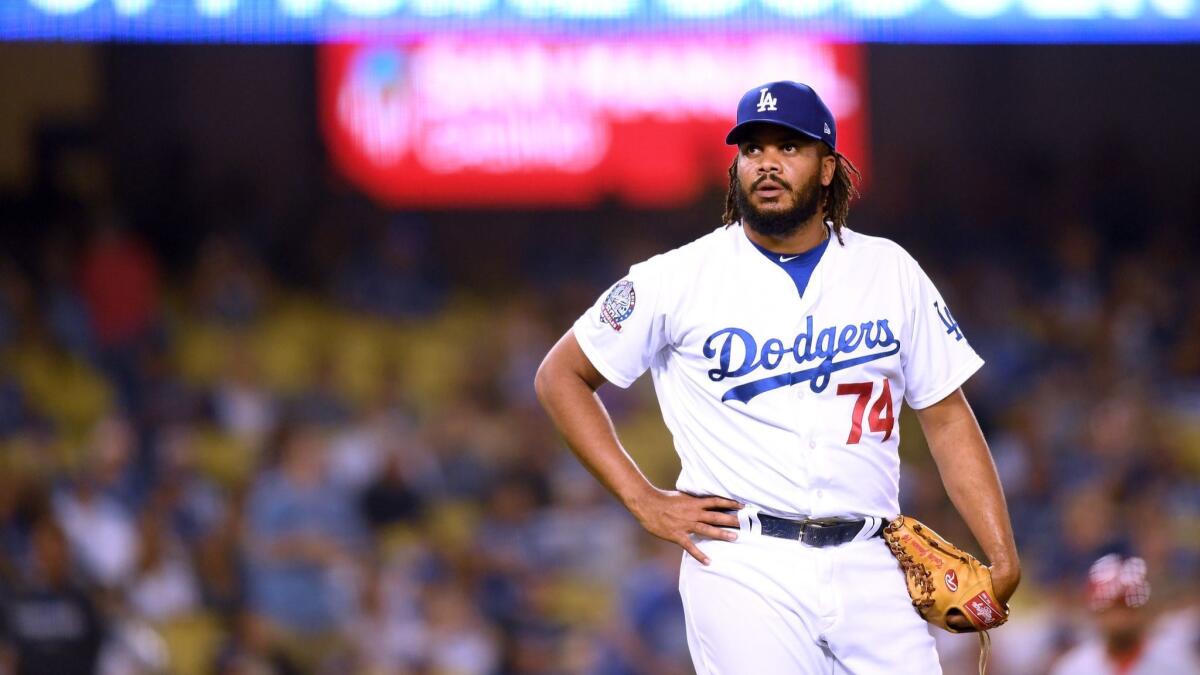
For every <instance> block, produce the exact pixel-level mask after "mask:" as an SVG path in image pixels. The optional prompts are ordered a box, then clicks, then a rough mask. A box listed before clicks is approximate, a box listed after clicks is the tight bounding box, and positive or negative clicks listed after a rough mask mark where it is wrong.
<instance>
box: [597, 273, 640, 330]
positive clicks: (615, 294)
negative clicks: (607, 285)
mask: <svg viewBox="0 0 1200 675" xmlns="http://www.w3.org/2000/svg"><path fill="white" fill-rule="evenodd" d="M636 304H637V294H636V293H634V291H633V282H632V281H629V280H628V279H622V280H621V281H618V282H617V285H616V286H613V287H612V290H611V291H609V292H608V297H606V298H604V304H603V305H602V306H601V307H600V320H601V321H603V322H604V323H606V324H608V325H609V326H612V329H613V330H615V331H617V332H620V331H621V322H622V321H624V320H626V319H628V318H629V317H630V316H631V315H633V307H634V305H636Z"/></svg>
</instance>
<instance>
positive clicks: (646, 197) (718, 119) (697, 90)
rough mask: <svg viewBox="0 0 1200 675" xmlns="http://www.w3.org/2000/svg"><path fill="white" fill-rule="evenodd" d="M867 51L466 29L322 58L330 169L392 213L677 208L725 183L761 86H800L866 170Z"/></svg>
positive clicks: (791, 42)
mask: <svg viewBox="0 0 1200 675" xmlns="http://www.w3.org/2000/svg"><path fill="white" fill-rule="evenodd" d="M860 49H861V48H860V47H858V46H856V45H845V44H829V43H821V42H814V41H806V40H801V39H797V38H795V37H793V36H788V35H784V34H773V35H772V34H760V35H747V36H743V37H728V36H725V37H705V36H695V37H683V36H676V37H662V38H654V37H647V36H643V37H631V38H621V39H612V38H575V39H568V38H558V39H549V38H536V37H535V38H529V37H526V38H517V37H511V36H492V37H480V36H476V37H473V38H462V37H453V36H435V37H430V38H427V39H423V40H418V41H411V42H398V43H368V44H334V45H326V46H323V47H322V48H321V52H320V60H319V65H320V73H319V78H320V97H321V107H322V125H323V128H324V132H325V136H326V140H327V145H328V147H329V148H330V151H331V155H332V157H333V159H334V162H335V163H336V164H337V166H338V167H339V169H340V170H341V171H342V172H343V173H344V174H346V175H347V176H349V177H350V178H351V179H352V180H353V181H354V182H355V183H357V184H358V185H359V187H360V188H362V189H364V190H366V191H367V192H368V193H370V194H371V195H373V196H374V197H376V198H377V199H380V200H381V201H384V202H386V203H389V204H392V205H395V206H414V205H420V206H443V207H458V206H518V205H559V206H586V205H589V204H593V203H595V202H597V201H599V200H600V199H602V198H604V197H608V196H613V197H618V198H620V199H621V200H622V201H624V202H625V203H629V204H633V205H639V206H651V207H655V206H673V205H678V204H682V203H686V202H688V201H690V200H693V199H695V198H696V197H697V196H699V195H700V194H701V192H702V191H703V190H705V189H709V188H712V187H714V186H722V185H724V184H726V183H727V182H728V177H727V171H728V168H729V165H730V162H731V160H732V158H733V156H734V150H733V149H732V148H730V147H729V146H726V145H725V144H724V139H725V134H726V132H728V130H729V127H730V126H731V125H732V123H733V112H734V109H735V107H736V105H737V101H738V99H739V98H740V97H741V95H742V94H743V93H744V92H745V91H746V90H747V89H748V88H750V87H752V86H754V85H756V84H760V83H762V82H768V81H773V80H781V79H794V80H803V81H804V82H806V83H808V84H810V85H812V86H813V87H814V88H815V89H816V90H817V91H818V92H819V93H820V94H821V96H822V97H823V98H824V99H825V101H826V102H827V103H828V105H829V106H830V108H831V110H832V111H833V113H834V115H835V117H836V119H837V120H838V139H839V147H838V149H839V150H840V151H841V152H842V153H844V154H845V155H847V156H848V157H850V158H851V159H852V160H853V161H854V162H856V163H857V164H859V165H860V168H863V169H864V170H865V164H866V160H867V149H866V138H865V130H866V105H865V104H866V102H865V100H864V96H865V92H864V89H863V86H862V84H863V77H862V71H861V67H860Z"/></svg>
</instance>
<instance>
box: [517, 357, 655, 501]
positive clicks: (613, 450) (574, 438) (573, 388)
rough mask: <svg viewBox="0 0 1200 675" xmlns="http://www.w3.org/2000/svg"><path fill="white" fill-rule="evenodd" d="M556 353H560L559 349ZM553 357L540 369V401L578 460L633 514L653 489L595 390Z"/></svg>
mask: <svg viewBox="0 0 1200 675" xmlns="http://www.w3.org/2000/svg"><path fill="white" fill-rule="evenodd" d="M556 349H557V348H556ZM553 356H554V355H553V353H552V355H551V357H550V358H548V359H547V362H546V363H545V364H543V366H542V368H541V369H539V370H538V375H537V380H536V381H535V388H536V390H537V395H538V400H539V401H541V403H542V407H544V408H545V409H546V412H547V413H548V414H549V415H550V419H551V420H552V421H553V422H554V425H555V426H556V427H558V430H559V433H561V434H562V435H563V438H564V439H566V441H567V445H568V446H570V448H571V450H572V452H574V453H575V455H576V456H577V457H578V458H579V461H580V462H581V463H582V464H583V465H584V466H585V467H586V468H587V470H588V471H590V472H591V473H592V475H594V476H595V477H596V478H597V479H598V480H599V481H600V482H601V483H602V484H603V485H604V486H605V487H606V488H608V490H609V491H610V492H612V493H613V494H614V495H615V496H616V497H617V499H618V500H620V502H621V503H622V504H624V505H625V507H626V508H628V509H630V510H631V511H632V510H634V508H635V507H636V506H637V504H638V502H639V501H640V500H641V499H642V498H643V497H644V496H645V495H646V494H647V493H648V492H650V491H653V490H654V486H653V485H651V484H650V481H649V480H647V479H646V477H645V475H643V474H642V472H641V470H640V469H638V467H637V464H635V463H634V461H633V459H632V458H631V457H630V456H629V454H628V453H627V452H626V451H625V449H624V448H623V447H622V446H621V443H620V441H619V440H618V439H617V434H616V431H615V430H614V429H613V424H612V420H611V419H610V418H609V416H608V411H607V410H605V408H604V404H603V403H601V401H600V397H599V396H597V395H596V392H595V391H594V390H593V389H592V387H591V385H590V384H589V383H588V382H586V381H585V380H584V379H583V378H581V377H580V376H579V375H578V374H576V373H575V372H573V371H571V370H569V369H567V368H562V367H558V366H559V364H557V363H556V362H555V361H554V359H553Z"/></svg>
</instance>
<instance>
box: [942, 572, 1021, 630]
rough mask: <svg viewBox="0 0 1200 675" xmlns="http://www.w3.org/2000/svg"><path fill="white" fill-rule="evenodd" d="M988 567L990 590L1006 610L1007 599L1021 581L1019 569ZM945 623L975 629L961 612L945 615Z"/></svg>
mask: <svg viewBox="0 0 1200 675" xmlns="http://www.w3.org/2000/svg"><path fill="white" fill-rule="evenodd" d="M988 569H989V570H990V571H991V573H992V590H993V591H995V592H996V600H997V601H998V602H999V603H1000V606H1001V607H1003V608H1005V609H1006V610H1007V609H1008V601H1009V599H1010V598H1012V596H1013V592H1015V591H1016V590H1017V584H1019V583H1021V570H1020V569H1019V568H1014V567H1009V566H1001V565H992V566H991V567H989V568H988ZM946 624H947V625H949V626H950V627H951V628H953V629H954V630H957V631H962V632H973V631H974V630H975V627H974V626H973V625H971V622H970V621H969V620H968V619H967V617H965V616H962V615H961V614H957V615H953V616H950V617H947V619H946Z"/></svg>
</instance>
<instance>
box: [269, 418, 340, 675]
mask: <svg viewBox="0 0 1200 675" xmlns="http://www.w3.org/2000/svg"><path fill="white" fill-rule="evenodd" d="M278 451H279V453H280V457H279V462H278V465H277V466H276V467H275V468H274V469H272V470H269V471H267V472H266V473H264V474H262V475H261V476H260V477H259V478H258V479H257V480H256V482H255V485H254V487H253V489H252V491H251V494H250V496H249V504H248V510H247V521H248V523H247V525H248V528H247V529H248V531H247V533H246V541H245V546H246V547H247V551H248V553H249V563H250V569H249V580H248V581H249V589H248V590H249V600H250V606H251V609H253V610H254V611H255V612H257V613H259V614H261V615H262V616H263V617H265V618H267V619H268V620H269V621H270V622H271V623H272V624H273V626H274V627H275V628H276V629H278V631H279V633H280V635H281V637H282V639H283V644H284V646H285V648H286V649H287V650H288V651H289V653H290V654H292V655H293V658H295V659H296V660H297V661H298V662H299V663H300V664H301V665H303V666H307V667H315V666H317V665H319V662H320V661H321V660H322V659H323V658H324V657H325V656H327V655H329V654H330V653H331V652H332V651H333V650H334V648H336V636H337V632H336V624H337V621H338V620H339V618H342V616H343V613H344V609H345V607H346V605H347V604H348V598H346V597H343V596H342V595H341V594H340V592H339V591H340V590H341V588H340V587H339V585H338V583H337V578H336V575H337V574H338V573H339V572H345V571H346V570H348V569H352V568H353V567H354V565H355V560H356V554H358V553H359V552H360V550H361V546H360V544H361V532H362V528H361V526H360V521H359V519H358V514H357V511H356V509H355V504H354V502H353V499H352V498H351V496H350V495H348V494H346V493H344V492H342V491H340V490H338V489H337V488H336V486H334V485H333V484H332V482H331V481H330V480H329V478H328V475H327V473H326V453H327V446H326V441H325V438H324V435H323V433H322V432H321V431H320V430H319V429H318V428H316V427H314V426H312V425H310V424H308V423H306V422H299V423H294V424H289V426H288V427H287V428H286V430H285V432H284V433H283V434H282V439H281V445H280V447H279V448H278Z"/></svg>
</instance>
